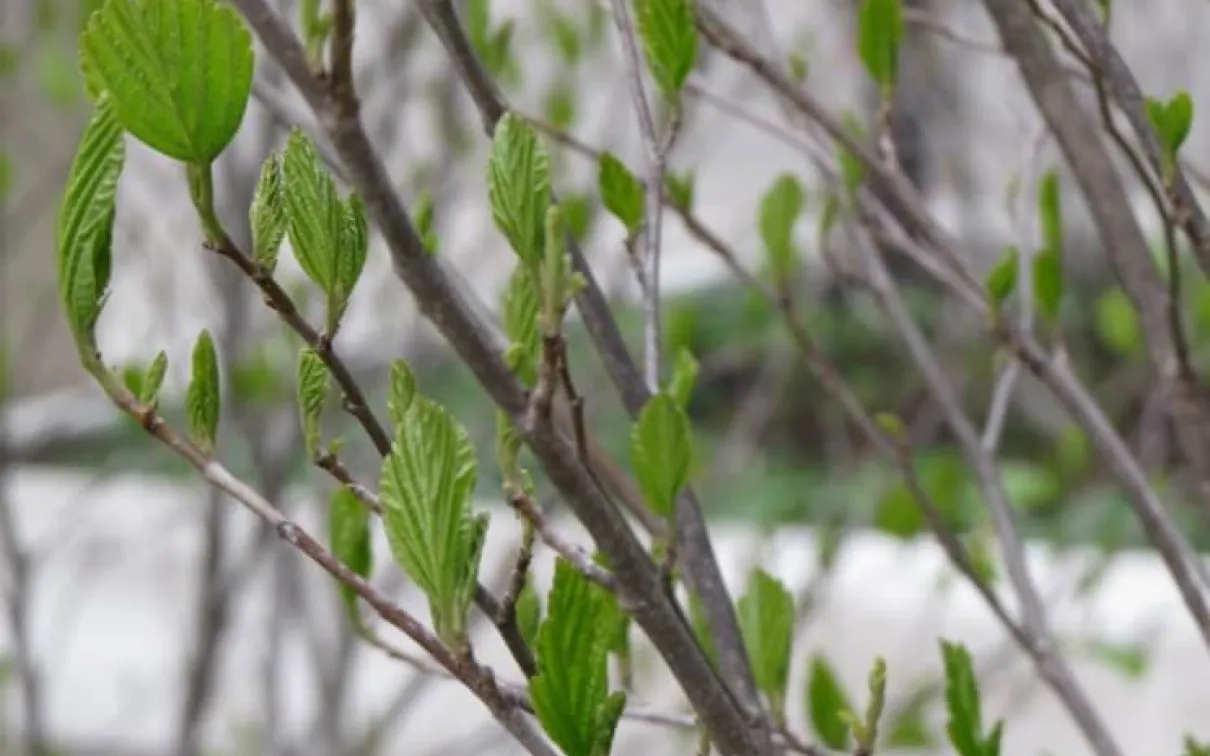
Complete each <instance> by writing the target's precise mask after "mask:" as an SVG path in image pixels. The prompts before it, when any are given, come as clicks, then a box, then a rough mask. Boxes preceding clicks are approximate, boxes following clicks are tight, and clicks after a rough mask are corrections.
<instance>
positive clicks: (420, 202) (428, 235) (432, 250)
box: [414, 192, 437, 255]
mask: <svg viewBox="0 0 1210 756" xmlns="http://www.w3.org/2000/svg"><path fill="white" fill-rule="evenodd" d="M434 210H435V208H434V207H433V195H431V194H429V193H428V192H422V193H421V195H420V197H419V198H417V200H416V208H415V212H414V220H415V221H416V233H417V234H419V235H420V243H421V244H423V245H424V251H425V252H428V253H429V254H430V255H436V254H437V231H436V230H435V229H434V228H433V214H434Z"/></svg>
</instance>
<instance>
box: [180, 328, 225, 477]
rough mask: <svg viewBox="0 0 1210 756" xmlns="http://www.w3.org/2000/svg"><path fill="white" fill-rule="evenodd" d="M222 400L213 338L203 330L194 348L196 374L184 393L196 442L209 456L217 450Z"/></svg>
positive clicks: (192, 434) (190, 432)
mask: <svg viewBox="0 0 1210 756" xmlns="http://www.w3.org/2000/svg"><path fill="white" fill-rule="evenodd" d="M221 401H222V400H221V397H220V391H219V374H218V357H217V355H215V353H214V339H213V338H211V336H210V331H208V330H203V331H202V332H201V334H200V335H198V337H197V342H196V343H195V344H194V346H193V375H192V378H191V379H190V381H189V388H188V390H187V391H186V393H185V412H186V414H187V415H188V417H189V434H190V436H192V437H193V442H194V443H195V444H197V446H198V448H200V449H201V450H202V451H203V452H205V453H207V454H209V453H210V452H212V451H213V450H214V441H215V439H216V438H217V437H218V420H219V414H220V411H221V409H222V404H221Z"/></svg>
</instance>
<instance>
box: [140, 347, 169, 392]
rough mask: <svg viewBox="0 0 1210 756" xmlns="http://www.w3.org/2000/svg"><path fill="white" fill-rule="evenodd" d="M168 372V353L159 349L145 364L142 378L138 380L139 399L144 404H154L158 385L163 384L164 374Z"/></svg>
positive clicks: (158, 390) (158, 388) (158, 389)
mask: <svg viewBox="0 0 1210 756" xmlns="http://www.w3.org/2000/svg"><path fill="white" fill-rule="evenodd" d="M167 372H168V355H167V354H165V353H164V352H163V350H161V351H160V353H159V354H157V355H156V356H155V359H154V360H152V361H151V364H150V365H148V366H147V372H146V373H144V374H143V380H142V381H140V382H139V401H140V402H143V403H144V404H154V403H155V401H156V399H157V398H158V397H159V395H160V387H161V386H163V385H164V375H165V374H166V373H167Z"/></svg>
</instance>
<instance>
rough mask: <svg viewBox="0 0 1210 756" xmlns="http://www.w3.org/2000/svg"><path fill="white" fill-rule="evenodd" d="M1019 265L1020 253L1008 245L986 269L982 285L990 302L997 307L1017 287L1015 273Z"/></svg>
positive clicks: (1001, 304)
mask: <svg viewBox="0 0 1210 756" xmlns="http://www.w3.org/2000/svg"><path fill="white" fill-rule="evenodd" d="M1020 267H1021V253H1020V252H1018V251H1017V248H1016V247H1008V248H1006V249H1005V250H1004V252H1003V253H1002V254H1001V255H1000V259H999V260H998V261H997V262H996V264H995V265H994V266H992V269H991V270H990V271H988V273H987V278H986V279H985V280H984V286H985V288H986V289H987V295H988V296H989V297H991V300H992V304H994V305H995V306H996V307H997V308H999V307H1001V306H1003V305H1004V303H1005V302H1006V301H1007V300H1008V298H1009V297H1010V296H1012V293H1013V292H1014V291H1015V290H1016V288H1017V273H1018V271H1019V270H1020Z"/></svg>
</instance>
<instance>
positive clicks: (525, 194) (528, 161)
mask: <svg viewBox="0 0 1210 756" xmlns="http://www.w3.org/2000/svg"><path fill="white" fill-rule="evenodd" d="M487 186H488V199H489V201H490V202H491V206H492V218H493V220H495V222H496V227H497V228H498V229H500V232H501V233H502V234H504V236H505V238H506V239H508V242H509V244H510V245H512V248H513V251H515V252H516V253H517V256H518V257H520V258H521V260H523V261H524V262H525V263H526V264H528V265H532V266H536V265H537V264H538V261H539V260H541V259H542V253H543V252H544V250H545V245H544V242H543V229H544V224H545V222H546V209H547V208H548V207H549V206H550V202H551V196H550V160H549V158H548V157H547V155H546V147H545V146H543V144H542V141H541V140H540V139H539V138H538V135H537V133H536V132H535V131H534V130H533V128H532V127H531V126H530V125H529V124H528V123H526V122H525V121H524V120H523V119H522V118H521V117H520V116H517V115H514V114H512V113H507V114H505V115H504V117H503V118H501V119H500V120H499V121H498V122H497V123H496V130H495V133H494V134H493V136H492V153H491V158H490V160H489V161H488V171H487Z"/></svg>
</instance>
